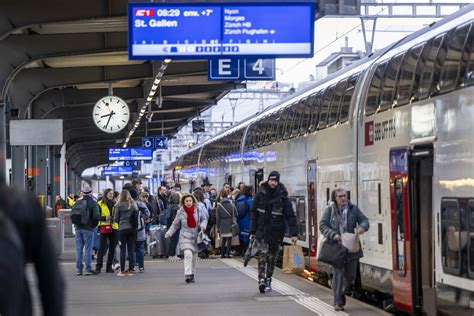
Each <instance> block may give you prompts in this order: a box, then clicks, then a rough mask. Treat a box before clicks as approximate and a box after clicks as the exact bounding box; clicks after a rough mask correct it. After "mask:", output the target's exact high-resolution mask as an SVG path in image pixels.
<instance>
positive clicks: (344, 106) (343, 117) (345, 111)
mask: <svg viewBox="0 0 474 316" xmlns="http://www.w3.org/2000/svg"><path fill="white" fill-rule="evenodd" d="M358 78H359V74H356V75H353V76H352V77H350V78H349V81H348V83H347V86H346V91H345V92H344V97H343V98H342V101H341V110H340V111H339V122H341V123H343V122H346V121H347V119H348V118H349V109H350V107H351V99H352V95H353V94H354V89H355V86H356V83H357V79H358Z"/></svg>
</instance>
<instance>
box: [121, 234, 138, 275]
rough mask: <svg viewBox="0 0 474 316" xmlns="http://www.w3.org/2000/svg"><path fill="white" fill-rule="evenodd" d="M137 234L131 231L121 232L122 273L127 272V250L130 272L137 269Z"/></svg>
mask: <svg viewBox="0 0 474 316" xmlns="http://www.w3.org/2000/svg"><path fill="white" fill-rule="evenodd" d="M135 238H136V237H135V232H134V231H132V230H131V229H124V230H121V231H119V240H120V271H122V272H124V271H125V257H126V255H127V254H126V253H125V252H126V250H125V249H127V250H128V270H130V271H131V270H133V268H134V267H135Z"/></svg>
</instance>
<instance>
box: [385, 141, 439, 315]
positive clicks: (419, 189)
mask: <svg viewBox="0 0 474 316" xmlns="http://www.w3.org/2000/svg"><path fill="white" fill-rule="evenodd" d="M432 177H433V154H432V148H431V147H430V148H426V147H424V148H414V149H413V150H410V149H409V148H397V149H392V150H391V151H390V200H391V217H392V262H393V274H392V275H393V297H394V304H395V306H396V307H397V308H400V309H403V310H405V311H408V312H410V313H413V314H419V313H427V314H428V315H435V314H436V304H435V289H434V277H433V273H434V253H433V250H434V247H433V242H434V238H433V231H432V227H433V219H432V205H431V202H432ZM422 259H424V260H422Z"/></svg>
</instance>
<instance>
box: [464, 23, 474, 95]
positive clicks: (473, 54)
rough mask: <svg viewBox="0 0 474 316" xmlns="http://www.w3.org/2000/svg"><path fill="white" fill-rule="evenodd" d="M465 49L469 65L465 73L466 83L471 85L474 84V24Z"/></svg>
mask: <svg viewBox="0 0 474 316" xmlns="http://www.w3.org/2000/svg"><path fill="white" fill-rule="evenodd" d="M465 50H466V54H467V58H468V66H467V68H466V72H465V73H464V85H465V86H470V85H472V84H474V24H473V25H472V26H471V32H469V37H468V39H467V45H466V48H465Z"/></svg>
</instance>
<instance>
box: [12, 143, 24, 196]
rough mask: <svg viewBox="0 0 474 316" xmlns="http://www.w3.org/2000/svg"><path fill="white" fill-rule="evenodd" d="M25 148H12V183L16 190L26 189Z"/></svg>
mask: <svg viewBox="0 0 474 316" xmlns="http://www.w3.org/2000/svg"><path fill="white" fill-rule="evenodd" d="M25 162H26V160H25V146H12V183H11V185H12V186H14V187H16V188H18V189H22V190H23V189H25V188H26V182H25V180H26V174H25Z"/></svg>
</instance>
